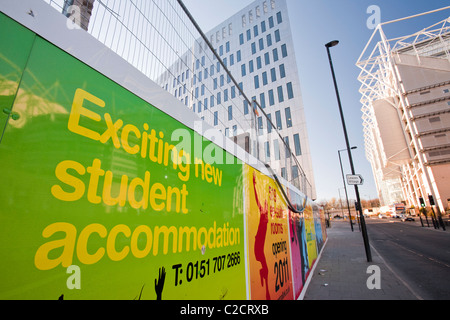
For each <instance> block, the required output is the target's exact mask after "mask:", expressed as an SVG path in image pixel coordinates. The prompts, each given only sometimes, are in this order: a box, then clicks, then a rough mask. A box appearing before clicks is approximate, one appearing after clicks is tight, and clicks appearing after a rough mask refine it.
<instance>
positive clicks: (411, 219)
mask: <svg viewBox="0 0 450 320" xmlns="http://www.w3.org/2000/svg"><path fill="white" fill-rule="evenodd" d="M402 221H416V220H415V219H414V218H413V217H404V218H402Z"/></svg>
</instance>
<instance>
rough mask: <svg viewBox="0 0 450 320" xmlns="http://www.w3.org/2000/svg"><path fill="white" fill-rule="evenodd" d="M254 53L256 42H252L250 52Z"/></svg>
mask: <svg viewBox="0 0 450 320" xmlns="http://www.w3.org/2000/svg"><path fill="white" fill-rule="evenodd" d="M255 53H256V42H253V43H252V54H255Z"/></svg>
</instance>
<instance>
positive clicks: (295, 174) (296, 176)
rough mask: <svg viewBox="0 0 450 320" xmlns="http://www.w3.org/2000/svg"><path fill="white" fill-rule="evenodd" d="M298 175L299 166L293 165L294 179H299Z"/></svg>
mask: <svg viewBox="0 0 450 320" xmlns="http://www.w3.org/2000/svg"><path fill="white" fill-rule="evenodd" d="M298 176H299V174H298V166H292V179H297V178H298Z"/></svg>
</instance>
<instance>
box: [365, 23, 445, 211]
mask: <svg viewBox="0 0 450 320" xmlns="http://www.w3.org/2000/svg"><path fill="white" fill-rule="evenodd" d="M401 20H404V19H401ZM395 23H401V22H395ZM386 24H387V23H386ZM383 27H384V26H383V24H381V25H380V26H378V28H377V30H376V31H375V34H374V36H373V37H372V38H371V41H370V42H369V44H368V45H367V47H366V49H365V51H364V52H363V54H362V55H361V57H360V59H359V61H358V63H357V65H358V66H359V67H360V68H361V70H362V72H361V74H360V76H359V80H360V81H361V83H362V87H361V90H360V92H361V93H362V95H363V97H362V100H361V102H362V103H363V108H362V111H363V114H364V116H363V120H364V131H365V140H366V154H367V158H368V159H369V161H370V162H371V164H372V169H373V172H374V176H375V181H376V183H377V187H378V192H379V196H380V200H381V202H382V204H384V205H390V204H393V203H395V202H400V201H404V202H406V204H407V205H410V206H411V205H414V206H415V207H420V204H421V201H420V199H421V198H422V199H423V200H424V201H425V202H426V205H427V206H429V205H432V203H430V202H432V201H433V200H434V202H435V204H436V206H437V207H438V208H439V209H440V211H441V212H443V211H444V210H445V209H447V208H448V201H450V183H449V181H450V21H449V20H448V19H447V20H444V21H441V22H438V23H436V24H434V25H432V26H430V27H428V28H426V29H424V30H421V31H418V32H417V33H414V34H412V35H407V36H404V37H399V38H395V39H391V40H390V39H388V38H387V37H386V35H385V33H384V30H383ZM375 35H379V37H380V41H378V42H376V41H375V40H374V39H377V38H376V37H375ZM431 196H432V198H431ZM430 198H431V199H432V200H431V201H430V200H429V199H430Z"/></svg>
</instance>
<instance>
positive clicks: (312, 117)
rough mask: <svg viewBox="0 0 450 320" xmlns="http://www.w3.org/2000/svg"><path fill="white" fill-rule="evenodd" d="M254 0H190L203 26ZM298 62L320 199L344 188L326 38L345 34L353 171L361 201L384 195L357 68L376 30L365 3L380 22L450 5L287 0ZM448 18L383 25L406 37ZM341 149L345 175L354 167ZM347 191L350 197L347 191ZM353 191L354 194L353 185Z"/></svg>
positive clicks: (343, 66)
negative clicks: (369, 149)
mask: <svg viewBox="0 0 450 320" xmlns="http://www.w3.org/2000/svg"><path fill="white" fill-rule="evenodd" d="M252 2H253V1H252V0H184V3H185V5H186V7H187V8H188V9H189V10H190V11H191V13H192V15H193V16H194V18H195V19H196V20H197V22H198V23H199V25H200V27H201V28H202V29H203V31H205V32H207V31H209V30H210V29H212V28H213V27H215V26H216V25H217V24H218V23H220V22H221V21H223V20H225V19H227V18H228V17H230V16H231V15H233V14H234V13H236V12H238V11H239V10H240V9H242V8H244V7H245V6H247V5H248V4H250V3H252ZM287 3H288V8H289V18H290V22H291V29H292V35H293V39H294V45H295V51H296V58H297V66H298V69H299V73H300V74H299V76H300V83H301V87H302V93H303V103H304V105H305V113H306V119H307V126H308V133H309V141H310V146H311V153H312V161H313V169H314V175H315V180H316V188H317V194H318V200H321V199H330V198H333V197H334V198H338V189H339V188H343V182H342V176H341V171H340V166H339V158H338V154H337V150H339V149H345V148H346V147H345V140H344V135H343V131H342V125H341V121H340V116H339V109H338V106H337V100H336V95H335V91H334V86H333V82H332V78H331V72H330V66H329V63H328V58H327V53H326V49H325V46H324V45H325V43H327V42H329V41H331V40H335V39H336V40H339V41H340V44H339V45H338V46H337V47H334V48H332V57H333V63H334V67H335V71H336V76H337V81H338V86H339V92H340V96H341V101H342V105H343V109H344V114H345V120H346V124H347V130H348V135H349V140H350V144H351V145H352V146H357V147H358V149H357V150H354V151H353V159H354V163H355V170H356V172H357V173H360V174H362V175H363V177H364V179H365V183H364V185H363V186H361V187H360V195H361V198H363V199H373V198H376V197H378V196H377V191H376V187H375V182H374V179H373V174H372V169H371V167H370V164H369V162H368V161H367V159H366V157H365V150H364V137H363V126H362V119H361V116H362V113H361V107H362V105H361V103H360V99H361V95H360V93H359V91H358V90H359V88H360V83H359V82H358V80H357V77H358V75H359V72H360V71H359V69H358V68H357V67H356V66H355V63H356V61H357V60H358V58H359V56H360V55H361V53H362V51H363V49H364V47H365V45H366V44H367V42H368V41H369V39H370V37H371V35H372V33H373V30H370V29H369V28H368V27H367V20H368V19H369V18H370V16H371V15H370V14H368V13H367V9H368V7H369V6H371V5H377V6H378V7H379V8H380V12H381V22H386V21H391V20H394V19H399V18H403V17H407V16H411V15H415V14H419V13H422V12H426V11H431V10H435V9H438V8H442V7H445V6H448V5H449V3H448V1H443V0H427V1H423V0H309V1H306V0H287ZM449 16H450V10H445V11H441V12H439V13H435V14H430V15H427V16H426V17H420V18H415V19H412V20H409V21H407V22H399V23H395V24H392V25H389V26H386V27H385V29H384V30H385V33H386V36H387V37H388V38H394V37H396V36H402V35H408V34H412V33H414V32H417V31H419V30H421V29H423V28H425V27H428V26H430V25H432V24H434V23H436V22H438V21H442V20H444V19H445V18H448V17H449ZM342 155H343V162H344V170H345V173H346V174H347V173H350V169H349V165H348V159H347V157H346V155H345V153H342ZM341 194H342V195H344V192H343V189H341ZM349 197H350V198H354V191H353V188H349Z"/></svg>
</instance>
